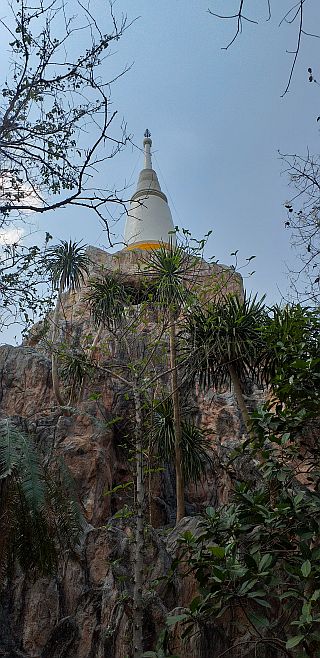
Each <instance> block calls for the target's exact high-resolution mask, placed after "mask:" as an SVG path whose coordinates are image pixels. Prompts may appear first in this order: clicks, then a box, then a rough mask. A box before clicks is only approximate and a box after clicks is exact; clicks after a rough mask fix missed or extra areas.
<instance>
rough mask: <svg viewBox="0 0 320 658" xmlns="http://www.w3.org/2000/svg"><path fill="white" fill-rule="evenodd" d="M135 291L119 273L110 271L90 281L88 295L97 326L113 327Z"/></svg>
mask: <svg viewBox="0 0 320 658" xmlns="http://www.w3.org/2000/svg"><path fill="white" fill-rule="evenodd" d="M132 299H133V291H132V288H130V287H129V286H128V285H126V283H125V282H124V280H123V277H121V276H120V275H119V274H117V273H114V272H109V273H108V274H105V275H104V277H102V278H98V279H93V280H91V281H89V293H88V296H87V300H88V304H89V308H90V312H91V315H92V318H93V321H94V323H95V325H96V326H99V325H100V324H101V325H102V326H103V327H107V328H108V329H110V330H111V329H113V328H114V327H115V326H116V325H117V324H118V323H119V322H120V321H121V320H122V319H123V317H124V314H125V309H126V307H128V306H130V304H131V303H132Z"/></svg>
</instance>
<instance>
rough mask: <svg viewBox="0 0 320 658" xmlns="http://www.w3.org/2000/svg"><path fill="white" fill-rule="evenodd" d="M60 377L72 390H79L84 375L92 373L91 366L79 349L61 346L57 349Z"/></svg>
mask: <svg viewBox="0 0 320 658" xmlns="http://www.w3.org/2000/svg"><path fill="white" fill-rule="evenodd" d="M59 363H60V374H61V379H62V380H63V381H64V383H65V384H67V385H68V386H69V387H70V388H71V389H72V390H79V388H80V387H81V386H82V383H83V380H84V378H85V377H86V376H88V377H90V376H91V375H92V374H93V367H92V364H91V363H90V361H89V359H88V357H87V356H86V354H84V353H83V351H82V350H81V349H71V350H70V349H68V347H63V348H62V349H60V351H59Z"/></svg>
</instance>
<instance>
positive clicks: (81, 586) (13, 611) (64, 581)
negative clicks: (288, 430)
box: [0, 248, 262, 658]
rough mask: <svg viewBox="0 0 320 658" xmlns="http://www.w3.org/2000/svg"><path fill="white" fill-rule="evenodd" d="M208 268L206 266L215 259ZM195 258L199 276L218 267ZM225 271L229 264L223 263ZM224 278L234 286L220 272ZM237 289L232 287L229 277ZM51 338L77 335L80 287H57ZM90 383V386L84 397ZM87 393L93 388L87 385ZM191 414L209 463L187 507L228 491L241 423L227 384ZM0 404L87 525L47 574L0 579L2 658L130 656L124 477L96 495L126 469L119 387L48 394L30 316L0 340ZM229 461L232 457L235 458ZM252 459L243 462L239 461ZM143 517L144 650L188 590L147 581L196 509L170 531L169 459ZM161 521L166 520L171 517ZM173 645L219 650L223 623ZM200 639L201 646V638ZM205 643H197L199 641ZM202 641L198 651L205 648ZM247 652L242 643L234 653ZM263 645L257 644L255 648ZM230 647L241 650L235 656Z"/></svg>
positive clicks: (124, 259)
mask: <svg viewBox="0 0 320 658" xmlns="http://www.w3.org/2000/svg"><path fill="white" fill-rule="evenodd" d="M89 255H90V256H91V258H92V259H93V261H94V264H93V266H92V270H93V273H97V272H99V271H100V269H99V268H101V266H103V267H104V268H107V269H113V270H116V269H117V270H120V271H124V272H125V273H126V274H127V275H128V276H131V275H133V274H134V273H135V272H136V270H137V267H138V256H137V254H136V253H135V252H134V251H131V252H130V251H129V252H120V254H116V255H115V256H111V255H110V254H106V253H105V252H103V251H101V250H98V249H94V248H90V254H89ZM215 268H216V269H215ZM217 268H218V266H212V265H211V266H209V265H207V264H205V263H204V264H202V274H201V276H202V275H203V277H204V278H205V279H206V281H207V282H208V281H210V277H212V276H213V275H214V276H215V277H216V276H217V275H221V271H222V273H223V272H225V271H226V270H227V268H225V269H224V270H223V268H220V270H219V268H218V269H217ZM227 274H228V272H227ZM230 286H231V287H232V286H235V287H238V288H239V286H240V283H239V279H237V278H234V277H233V278H232V277H231V279H230ZM240 287H241V286H240ZM59 330H60V336H61V337H62V338H63V339H68V336H70V335H71V334H72V335H73V336H74V335H76V336H79V337H83V336H84V335H85V334H87V333H88V332H89V333H90V332H91V333H92V332H93V331H94V328H93V326H92V324H91V321H90V316H89V313H88V308H87V304H86V291H85V289H84V290H81V291H80V292H78V293H72V294H67V295H65V296H64V300H63V315H61V319H60V323H59ZM90 392H91V395H90ZM92 393H94V395H92ZM195 398H196V399H197V405H198V408H199V420H200V422H201V424H202V425H203V426H204V427H205V428H206V429H207V430H208V433H209V436H210V440H211V443H212V447H213V449H214V460H215V468H214V469H213V471H212V472H208V474H207V478H206V479H205V480H204V481H203V482H202V483H201V484H199V485H198V486H197V487H195V486H190V487H189V489H188V491H187V505H186V509H187V513H188V514H192V515H194V514H197V513H198V512H200V511H201V509H202V508H203V507H204V506H206V505H208V504H210V505H214V506H215V505H217V504H219V503H221V502H225V501H226V500H227V498H228V495H229V492H230V488H231V485H232V477H233V476H234V473H232V472H230V473H227V472H226V470H225V469H224V468H223V464H224V463H225V461H226V458H227V455H228V453H229V452H230V450H232V449H233V448H234V446H235V445H236V443H237V442H238V441H239V439H240V438H241V435H242V432H243V428H242V426H241V423H240V420H239V414H238V411H237V409H236V407H235V403H234V399H233V396H232V395H231V394H229V393H226V394H224V395H223V394H219V395H217V394H214V393H209V394H208V395H207V396H205V397H203V396H201V395H200V394H197V392H195ZM0 402H1V407H0V413H1V417H6V418H12V419H14V421H15V422H19V423H20V424H21V426H22V427H24V428H25V429H26V430H28V431H30V432H32V434H33V436H34V438H35V441H36V442H38V443H39V446H41V450H42V452H43V453H44V454H46V455H47V456H48V458H49V457H50V455H51V454H59V455H61V456H62V457H63V459H64V460H65V463H66V464H67V466H68V468H69V469H70V472H71V474H72V476H73V478H74V481H75V486H76V490H77V492H78V496H79V499H80V500H81V502H82V505H83V509H84V513H85V518H86V521H87V527H86V530H85V532H84V536H83V538H82V542H81V546H79V547H78V548H77V550H76V551H75V552H74V553H73V554H68V555H61V561H60V565H59V570H58V573H57V575H56V576H55V577H54V578H51V579H50V578H38V579H35V580H34V579H32V578H27V577H25V576H23V575H22V574H21V573H17V574H16V575H15V576H14V578H12V579H10V581H8V583H7V591H6V592H5V593H4V595H3V597H2V602H1V609H0V655H1V656H6V657H7V658H14V657H18V656H20V657H21V658H127V657H128V656H131V646H130V637H131V620H132V592H133V582H132V571H133V550H134V521H133V520H132V519H130V518H129V519H128V520H126V519H122V520H117V519H114V518H113V515H114V514H115V512H117V510H119V509H120V508H122V507H123V505H124V504H125V503H127V502H129V503H130V501H131V499H132V493H131V489H130V487H128V489H124V490H123V492H121V491H120V492H119V493H118V494H117V495H115V494H112V495H105V494H106V492H108V491H110V490H111V489H112V488H114V487H115V486H117V485H119V484H123V483H126V482H128V481H129V480H130V479H132V473H131V472H130V466H129V465H128V460H127V455H126V454H125V449H124V448H123V441H124V435H125V432H124V429H123V425H121V423H117V422H114V419H116V418H124V419H128V418H130V415H131V414H132V409H131V403H130V400H128V397H127V396H125V395H124V391H123V385H121V383H119V382H116V381H113V382H110V379H108V380H104V379H103V377H102V378H101V380H99V381H98V382H97V383H96V384H95V387H94V389H93V391H92V390H90V386H89V385H88V390H87V391H86V395H85V396H84V400H83V401H81V402H78V403H77V404H75V405H74V406H71V407H70V408H69V409H68V410H67V412H66V410H63V409H61V408H59V407H58V406H57V404H56V402H55V399H54V396H53V391H52V383H51V360H50V344H49V343H48V341H47V342H46V339H44V338H43V334H42V331H41V327H40V328H39V326H35V327H34V329H33V330H32V331H31V333H30V335H29V338H28V340H27V341H26V343H25V345H23V346H21V347H13V346H10V345H5V346H2V347H0ZM234 468H235V469H237V464H235V466H234ZM245 469H247V471H248V476H250V477H255V474H254V473H253V472H252V465H250V464H247V465H246V464H241V465H239V471H241V472H242V474H243V476H245V475H246V470H245ZM250 469H251V470H250ZM148 495H149V499H150V502H151V516H152V524H153V526H154V527H153V528H152V527H150V526H149V529H148V531H147V536H146V553H145V558H144V611H145V612H144V637H145V650H146V651H147V650H152V649H154V646H155V644H154V643H155V638H156V637H157V635H158V633H159V631H160V629H161V627H162V625H163V621H164V618H165V616H166V614H167V613H168V612H169V611H174V610H177V609H179V607H181V606H183V605H186V604H187V603H188V601H189V600H190V597H192V596H193V595H194V594H195V584H194V582H193V581H192V579H189V580H188V581H185V580H184V581H179V578H178V577H177V579H176V581H175V582H174V584H173V585H171V586H169V585H167V584H166V582H165V581H163V580H160V581H158V584H156V585H155V586H154V587H153V586H151V584H152V582H153V581H157V580H158V579H159V578H160V579H161V577H162V576H163V575H165V574H166V573H168V571H169V569H170V565H171V562H172V559H173V557H174V556H175V554H176V550H177V535H178V533H179V531H184V530H186V529H188V528H191V529H194V528H195V526H196V517H194V516H193V517H191V518H185V519H183V520H182V522H181V524H180V526H178V527H177V528H175V529H173V530H172V525H173V523H172V521H173V519H174V514H175V509H174V504H175V502H174V478H173V473H172V472H171V471H170V469H168V470H166V471H165V473H164V474H163V475H161V476H159V475H157V474H156V475H155V476H154V477H153V478H152V479H151V491H150V492H149V494H148ZM170 526H171V527H170ZM174 643H175V651H176V652H177V654H178V655H180V656H181V658H182V656H183V658H203V656H206V657H207V656H208V657H209V655H210V656H211V657H212V658H215V656H218V655H219V653H221V652H222V651H224V650H226V649H227V647H228V642H227V639H226V634H225V631H223V632H222V630H221V629H220V630H219V629H216V628H213V629H212V633H211V636H210V638H208V635H207V637H206V638H205V637H202V636H200V638H198V639H196V640H193V641H192V643H191V644H189V645H188V646H186V645H185V644H184V641H183V640H182V639H181V638H179V634H178V635H177V637H176V638H175V639H174ZM208 643H209V644H208ZM206 647H207V649H206ZM206 651H207V653H206ZM245 655H250V654H249V653H248V654H245V653H242V654H241V656H245ZM261 655H262V654H261ZM239 656H240V654H239Z"/></svg>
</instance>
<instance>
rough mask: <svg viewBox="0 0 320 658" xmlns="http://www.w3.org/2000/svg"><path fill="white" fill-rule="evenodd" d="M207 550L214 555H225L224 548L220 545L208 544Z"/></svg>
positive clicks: (220, 556)
mask: <svg viewBox="0 0 320 658" xmlns="http://www.w3.org/2000/svg"><path fill="white" fill-rule="evenodd" d="M209 551H210V553H212V555H214V556H215V557H219V558H223V557H224V556H225V549H224V548H223V547H222V546H209Z"/></svg>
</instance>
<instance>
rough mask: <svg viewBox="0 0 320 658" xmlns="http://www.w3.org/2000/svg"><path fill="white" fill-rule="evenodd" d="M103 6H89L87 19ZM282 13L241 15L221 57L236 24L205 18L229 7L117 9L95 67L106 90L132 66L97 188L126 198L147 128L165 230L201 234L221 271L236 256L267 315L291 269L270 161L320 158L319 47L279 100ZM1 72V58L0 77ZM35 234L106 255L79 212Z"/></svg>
mask: <svg viewBox="0 0 320 658" xmlns="http://www.w3.org/2000/svg"><path fill="white" fill-rule="evenodd" d="M102 4H103V3H102V1H101V0H94V5H95V7H96V8H98V9H99V6H100V5H101V6H102ZM291 4H292V2H289V0H282V2H281V3H280V2H279V1H278V0H277V2H274V3H273V14H272V18H271V20H269V21H267V20H266V18H267V10H266V5H267V3H266V2H264V1H263V0H261V1H260V0H248V1H247V5H248V10H247V15H248V16H250V17H252V18H257V19H258V20H259V24H258V25H255V24H252V23H249V22H246V23H245V24H244V29H243V32H242V34H240V35H239V36H238V38H237V39H236V41H235V42H234V44H233V45H232V46H231V47H230V48H229V49H228V50H224V49H223V47H224V46H225V45H226V44H227V43H228V42H229V41H230V39H231V38H232V36H233V34H234V30H235V24H234V22H231V21H227V20H219V19H217V18H215V17H213V16H211V15H209V13H208V11H207V10H208V7H210V8H211V9H212V10H214V11H217V12H218V13H224V12H225V11H226V10H227V11H230V13H233V10H234V8H235V7H236V6H237V5H238V2H237V1H236V0H234V2H233V1H232V0H230V1H228V2H226V1H225V0H224V1H222V0H218V1H215V0H134V1H133V0H117V2H116V4H115V12H116V13H118V15H121V13H122V12H123V13H127V15H128V19H129V20H133V19H135V18H136V20H135V21H134V22H133V23H132V25H131V27H130V28H129V29H128V30H127V31H126V32H125V34H124V36H123V37H122V38H121V39H120V40H119V41H118V42H117V43H116V44H115V45H114V46H113V47H112V57H109V58H107V59H106V61H105V63H104V66H105V72H104V73H105V77H106V79H110V78H112V77H113V76H114V73H115V72H120V71H121V70H122V69H123V68H124V67H125V66H126V65H129V66H131V68H130V70H129V71H128V72H127V73H126V74H125V75H124V76H122V77H120V78H119V79H118V80H117V82H116V83H115V84H114V85H113V86H112V108H113V109H117V111H118V119H117V121H118V124H115V129H116V127H117V125H119V123H120V121H121V120H122V119H124V121H125V122H126V124H127V130H128V133H130V134H131V135H132V140H133V143H134V145H135V146H132V145H131V144H129V145H128V146H127V147H126V148H125V149H124V150H123V151H122V152H121V153H120V154H119V155H117V156H116V157H115V158H113V159H112V160H108V161H107V162H105V163H103V164H102V165H101V171H100V172H99V176H100V177H101V179H102V180H104V181H106V183H105V184H106V186H109V187H110V189H112V188H114V187H115V188H116V189H118V190H119V189H122V188H123V187H124V186H125V185H129V186H128V189H127V190H126V196H127V198H128V197H129V196H130V194H131V193H133V191H134V188H135V184H136V181H137V178H138V174H139V170H140V169H141V168H142V166H143V156H142V153H141V151H140V150H139V149H140V147H141V146H142V140H143V133H144V131H145V129H146V128H148V129H149V130H150V131H151V134H152V140H153V166H154V168H155V169H156V171H157V173H158V177H159V181H160V185H161V187H162V189H163V191H164V192H165V194H166V195H167V197H168V202H169V205H170V208H171V212H172V216H173V221H174V224H175V225H179V226H180V227H185V228H188V229H189V230H190V231H191V233H192V235H194V236H195V237H197V238H201V237H203V235H204V234H205V233H206V232H207V231H208V230H212V235H211V237H210V240H209V243H208V245H207V249H206V254H207V256H208V258H209V257H212V256H215V257H216V259H218V260H219V262H221V263H224V264H229V263H232V262H233V260H232V257H231V256H230V254H231V252H234V251H235V250H239V253H238V258H239V263H240V265H242V264H245V263H246V258H248V257H250V256H252V255H255V256H256V258H255V260H254V261H253V262H251V263H250V267H249V268H245V269H244V270H243V271H242V270H241V271H242V273H243V275H244V276H245V285H246V286H247V288H248V290H252V291H253V292H254V293H257V294H258V296H261V295H263V294H265V293H266V295H267V302H268V303H269V304H272V303H274V302H278V301H280V300H281V297H282V296H284V297H286V295H287V293H288V277H287V268H288V267H290V265H291V266H292V265H293V266H294V263H295V259H296V254H295V252H294V250H293V248H292V247H291V245H290V234H289V232H288V230H287V229H285V228H284V222H285V220H286V213H285V209H284V203H285V201H286V200H287V199H290V189H289V188H288V177H287V175H286V174H285V173H284V172H283V171H282V169H283V165H282V163H281V160H280V158H279V153H278V151H280V152H282V153H299V154H301V155H303V154H304V153H305V152H306V150H307V149H309V150H310V152H311V153H318V152H319V150H318V149H319V124H317V122H316V118H317V116H318V115H319V113H320V90H319V86H318V85H316V84H310V83H309V82H308V74H307V69H308V67H309V66H311V67H312V68H313V70H314V72H315V75H316V73H317V63H319V52H320V39H317V38H310V37H305V38H304V39H303V42H302V47H301V52H300V55H299V58H298V61H297V66H296V69H295V72H294V76H293V80H292V84H291V86H290V89H289V92H288V93H287V94H286V95H285V96H284V97H282V93H283V91H284V89H285V87H286V84H287V79H288V75H289V72H290V66H291V62H292V54H289V53H288V52H286V51H287V50H289V51H290V50H291V51H292V50H293V49H294V47H295V43H296V36H297V35H296V27H295V26H294V25H288V24H283V25H282V26H281V27H280V28H279V22H280V20H281V17H282V15H283V13H284V12H285V10H286V9H289V7H290V6H291ZM279 5H281V11H280V9H279ZM91 6H92V1H91ZM316 25H319V26H320V3H319V2H318V0H308V2H307V3H306V9H305V29H306V31H310V32H314V31H315V30H316V28H315V26H316ZM4 66H5V58H4V57H3V56H2V57H1V68H2V70H0V72H1V73H2V74H3V73H4ZM319 77H320V73H319ZM138 147H139V148H138ZM110 212H111V213H113V212H114V209H113V208H111V209H110ZM35 226H36V227H37V228H38V229H39V230H40V231H43V232H44V231H49V232H50V233H51V234H52V236H53V240H54V242H57V241H58V240H59V239H68V238H69V237H72V238H74V239H77V240H83V241H84V242H85V243H88V244H94V245H96V246H99V247H102V248H103V247H106V248H108V249H109V247H108V246H107V239H106V235H105V234H104V232H103V229H102V227H101V225H99V222H98V220H97V219H96V218H95V217H94V216H93V215H91V214H90V213H89V212H88V211H86V212H79V211H77V210H75V209H72V210H60V211H59V212H56V213H52V215H50V216H48V215H46V217H45V218H41V219H40V220H38V219H37V220H35ZM123 229H124V218H122V220H121V221H119V223H118V224H117V226H116V228H115V232H116V238H115V239H116V240H119V241H121V237H122V235H123ZM253 269H254V270H255V274H254V275H252V276H251V277H250V278H247V277H246V273H248V271H252V270H253Z"/></svg>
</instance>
